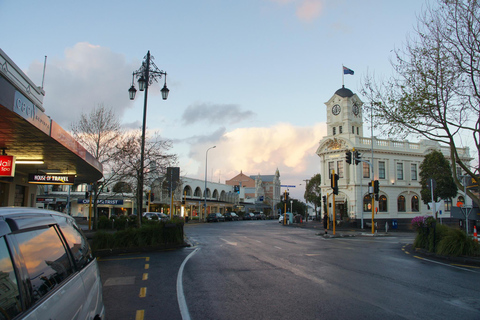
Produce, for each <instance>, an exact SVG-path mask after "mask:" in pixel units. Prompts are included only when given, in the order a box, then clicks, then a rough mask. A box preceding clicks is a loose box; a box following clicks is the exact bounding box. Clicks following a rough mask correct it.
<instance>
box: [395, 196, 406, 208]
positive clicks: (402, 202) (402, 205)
mask: <svg viewBox="0 0 480 320" xmlns="http://www.w3.org/2000/svg"><path fill="white" fill-rule="evenodd" d="M397 210H398V212H405V211H407V210H406V208H405V196H399V197H398V199H397Z"/></svg>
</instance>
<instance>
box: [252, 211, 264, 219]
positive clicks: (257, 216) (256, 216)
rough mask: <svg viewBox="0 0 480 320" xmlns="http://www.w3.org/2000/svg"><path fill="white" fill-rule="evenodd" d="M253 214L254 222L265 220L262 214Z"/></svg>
mask: <svg viewBox="0 0 480 320" xmlns="http://www.w3.org/2000/svg"><path fill="white" fill-rule="evenodd" d="M253 214H254V216H255V219H256V220H265V219H266V217H265V215H264V214H263V213H262V212H254V213H253Z"/></svg>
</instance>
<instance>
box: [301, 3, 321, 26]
mask: <svg viewBox="0 0 480 320" xmlns="http://www.w3.org/2000/svg"><path fill="white" fill-rule="evenodd" d="M322 9H323V2H322V1H320V0H306V1H303V2H302V3H301V4H300V5H299V6H298V7H297V12H296V14H297V17H298V18H299V19H300V20H302V21H305V22H311V21H313V20H315V19H316V18H318V17H319V16H320V14H321V13H322Z"/></svg>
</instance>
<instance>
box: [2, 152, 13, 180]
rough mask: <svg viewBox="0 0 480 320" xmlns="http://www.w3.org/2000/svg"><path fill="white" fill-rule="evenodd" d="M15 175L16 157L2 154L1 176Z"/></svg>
mask: <svg viewBox="0 0 480 320" xmlns="http://www.w3.org/2000/svg"><path fill="white" fill-rule="evenodd" d="M13 176H15V157H14V156H0V177H13Z"/></svg>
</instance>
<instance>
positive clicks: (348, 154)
mask: <svg viewBox="0 0 480 320" xmlns="http://www.w3.org/2000/svg"><path fill="white" fill-rule="evenodd" d="M345 156H346V159H347V163H348V164H352V152H351V151H350V150H349V151H347V152H345Z"/></svg>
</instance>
